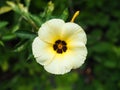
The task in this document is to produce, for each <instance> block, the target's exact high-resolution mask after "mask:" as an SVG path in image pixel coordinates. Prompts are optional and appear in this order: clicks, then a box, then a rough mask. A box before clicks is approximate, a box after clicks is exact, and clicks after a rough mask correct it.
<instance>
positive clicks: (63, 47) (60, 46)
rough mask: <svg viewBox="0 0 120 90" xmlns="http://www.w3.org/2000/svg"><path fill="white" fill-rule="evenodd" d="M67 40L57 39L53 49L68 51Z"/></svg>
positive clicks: (59, 51) (61, 51)
mask: <svg viewBox="0 0 120 90" xmlns="http://www.w3.org/2000/svg"><path fill="white" fill-rule="evenodd" d="M66 45H67V44H66V42H65V41H62V40H57V41H56V42H55V44H54V45H53V49H54V50H55V51H56V52H57V53H58V54H62V53H63V52H66V50H67V46H66Z"/></svg>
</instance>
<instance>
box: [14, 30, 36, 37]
mask: <svg viewBox="0 0 120 90" xmlns="http://www.w3.org/2000/svg"><path fill="white" fill-rule="evenodd" d="M15 34H16V35H17V36H18V37H20V38H23V39H33V38H35V37H36V36H37V34H35V33H33V32H31V31H26V30H19V31H16V32H15Z"/></svg>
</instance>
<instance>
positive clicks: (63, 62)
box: [44, 46, 87, 74]
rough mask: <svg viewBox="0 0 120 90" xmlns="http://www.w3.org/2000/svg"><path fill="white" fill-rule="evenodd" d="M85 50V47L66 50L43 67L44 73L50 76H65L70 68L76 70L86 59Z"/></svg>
mask: <svg viewBox="0 0 120 90" xmlns="http://www.w3.org/2000/svg"><path fill="white" fill-rule="evenodd" d="M86 55H87V49H86V47H85V46H81V47H80V48H71V49H69V50H67V51H66V52H65V53H64V54H57V55H56V56H55V57H54V59H53V61H52V62H51V63H50V64H48V65H45V66H44V68H45V70H46V71H48V72H50V73H52V74H65V73H67V72H69V71H70V70H71V69H72V68H74V69H75V68H78V67H80V66H81V65H82V64H83V63H84V60H85V59H86Z"/></svg>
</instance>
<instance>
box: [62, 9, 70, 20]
mask: <svg viewBox="0 0 120 90" xmlns="http://www.w3.org/2000/svg"><path fill="white" fill-rule="evenodd" d="M68 15H69V14H68V9H67V8H66V9H65V10H64V11H63V12H62V14H61V16H60V18H61V19H63V20H67V18H68Z"/></svg>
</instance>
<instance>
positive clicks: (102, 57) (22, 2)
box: [0, 0, 120, 90]
mask: <svg viewBox="0 0 120 90" xmlns="http://www.w3.org/2000/svg"><path fill="white" fill-rule="evenodd" d="M119 4H120V0H53V1H52V2H49V0H9V1H7V2H6V0H0V90H120V5H119ZM77 10H80V15H79V16H78V17H77V18H76V20H75V22H76V23H78V24H79V25H80V26H82V27H83V28H84V30H85V32H86V33H87V38H88V42H87V48H88V56H87V59H86V61H85V63H84V65H83V66H82V67H80V68H78V69H76V70H72V71H71V72H70V73H67V74H65V75H62V76H61V75H58V76H57V75H52V74H49V73H47V72H46V71H45V70H44V69H43V67H42V66H41V65H39V64H38V63H37V62H36V61H35V59H34V57H33V55H32V51H31V44H32V41H33V39H34V38H35V37H36V36H37V30H38V28H39V27H40V26H41V24H42V23H44V22H45V21H46V20H49V19H51V18H61V19H63V20H65V21H66V22H69V21H70V20H71V18H72V15H73V14H74V12H75V11H77Z"/></svg>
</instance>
